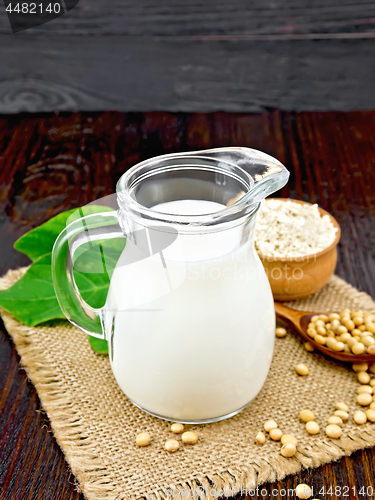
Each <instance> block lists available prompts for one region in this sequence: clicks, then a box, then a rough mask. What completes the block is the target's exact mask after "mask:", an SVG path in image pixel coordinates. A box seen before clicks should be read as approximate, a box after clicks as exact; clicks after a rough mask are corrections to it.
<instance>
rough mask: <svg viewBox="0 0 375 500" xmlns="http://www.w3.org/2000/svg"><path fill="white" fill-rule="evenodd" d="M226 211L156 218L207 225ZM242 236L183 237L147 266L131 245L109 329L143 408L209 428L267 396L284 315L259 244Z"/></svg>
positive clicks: (125, 379) (117, 369)
mask: <svg viewBox="0 0 375 500" xmlns="http://www.w3.org/2000/svg"><path fill="white" fill-rule="evenodd" d="M223 208H225V206H223V205H221V204H219V203H214V202H208V201H198V200H182V201H174V202H170V203H163V204H160V205H157V206H155V207H153V210H155V211H158V212H163V213H169V214H179V215H194V214H195V215H198V214H199V215H201V214H210V213H213V212H216V211H218V210H222V209H223ZM252 229H253V226H252ZM241 235H242V226H237V227H236V228H234V229H230V230H224V231H216V232H209V230H208V231H207V233H206V234H181V235H179V236H178V237H177V239H176V240H175V241H174V242H173V243H172V244H171V245H170V246H168V248H166V249H165V250H164V251H163V252H162V254H163V255H160V253H156V254H154V255H151V256H148V257H147V258H143V259H142V260H136V259H134V258H132V257H131V255H132V253H134V254H135V253H136V245H135V244H133V243H132V242H130V241H128V242H127V245H126V247H125V250H124V252H123V255H122V256H121V257H120V260H119V263H118V265H117V267H116V269H115V271H114V274H113V276H112V280H111V286H110V291H109V294H108V299H107V304H106V308H105V309H107V312H106V316H105V318H104V324H105V328H106V332H107V335H108V337H109V339H110V341H109V344H110V359H111V364H112V370H113V373H114V375H115V377H116V380H117V382H118V384H119V386H120V387H121V389H122V390H123V391H124V393H125V394H126V395H127V396H128V397H129V398H130V399H131V400H132V401H133V402H134V403H135V404H137V405H138V406H140V407H141V408H143V409H145V410H147V411H149V412H151V413H153V414H155V415H157V416H161V417H165V418H167V419H169V420H178V421H197V420H209V419H216V418H219V417H223V416H225V415H229V414H231V413H235V412H237V411H238V410H240V409H241V408H243V407H244V406H246V405H247V404H248V403H249V402H251V401H252V400H253V399H254V398H255V397H256V395H257V394H258V392H259V391H260V389H261V387H262V385H263V383H264V381H265V379H266V376H267V373H268V369H269V366H270V363H271V358H272V352H273V346H274V338H275V315H274V308H273V299H272V294H271V290H270V287H269V284H268V280H267V277H266V275H265V273H264V270H263V267H262V264H261V262H260V260H259V258H258V256H257V255H256V253H255V251H254V249H253V243H252V236H251V237H250V241H249V236H247V237H246V238H244V239H245V243H242V244H241V243H240V242H241ZM124 263H125V264H126V265H124ZM111 310H112V312H111Z"/></svg>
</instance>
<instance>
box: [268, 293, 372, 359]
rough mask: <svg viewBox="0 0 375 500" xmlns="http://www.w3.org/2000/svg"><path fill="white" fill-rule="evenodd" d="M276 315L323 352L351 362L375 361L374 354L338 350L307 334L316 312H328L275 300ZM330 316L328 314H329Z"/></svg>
mask: <svg viewBox="0 0 375 500" xmlns="http://www.w3.org/2000/svg"><path fill="white" fill-rule="evenodd" d="M275 311H276V316H277V317H278V318H280V319H283V320H284V321H286V322H288V323H290V324H291V325H292V326H294V327H295V329H296V330H297V332H298V333H299V334H300V336H301V337H302V338H303V339H305V340H306V341H307V342H310V344H311V345H313V346H314V347H315V349H318V350H319V351H321V352H322V353H324V354H326V355H327V356H330V357H331V358H335V359H338V360H340V361H348V362H349V363H373V362H374V361H375V355H374V354H365V353H364V354H351V353H348V352H342V351H340V352H337V351H333V350H332V349H328V347H325V346H324V345H320V344H317V343H316V342H315V340H314V339H312V338H311V337H309V336H308V335H307V326H308V324H309V323H310V321H311V317H312V316H315V315H316V314H326V313H318V312H314V313H310V312H306V311H297V310H296V309H291V308H290V307H286V306H284V305H283V304H281V302H275ZM327 316H328V314H327Z"/></svg>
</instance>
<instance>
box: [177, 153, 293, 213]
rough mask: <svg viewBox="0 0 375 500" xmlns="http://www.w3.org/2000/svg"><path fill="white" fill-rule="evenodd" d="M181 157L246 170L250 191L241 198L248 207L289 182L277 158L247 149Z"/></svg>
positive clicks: (190, 154) (286, 173) (287, 175)
mask: <svg viewBox="0 0 375 500" xmlns="http://www.w3.org/2000/svg"><path fill="white" fill-rule="evenodd" d="M180 154H181V155H184V154H186V155H189V156H192V155H193V156H197V157H200V158H202V159H204V158H210V159H215V160H217V161H219V162H223V163H225V164H227V165H228V164H231V165H234V166H236V167H239V168H241V169H242V170H244V171H245V172H246V173H247V175H248V178H249V185H250V189H249V191H248V192H247V193H244V195H243V196H242V197H241V198H238V199H237V200H236V201H239V200H240V199H241V202H244V201H246V203H247V204H248V205H254V204H257V203H260V202H261V201H262V200H263V199H264V198H266V197H267V196H269V195H270V194H272V193H274V192H275V191H278V190H279V189H281V188H282V187H283V186H285V184H286V183H287V182H288V179H289V175H290V174H289V171H288V170H287V169H286V168H285V167H284V165H283V164H282V163H280V162H279V161H278V160H276V158H273V157H272V156H270V155H268V154H266V153H263V152H262V151H258V150H256V149H251V148H245V147H225V148H216V149H208V150H204V151H196V152H194V153H180Z"/></svg>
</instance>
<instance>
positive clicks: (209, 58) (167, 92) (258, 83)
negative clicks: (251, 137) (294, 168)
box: [0, 11, 375, 113]
mask: <svg viewBox="0 0 375 500" xmlns="http://www.w3.org/2000/svg"><path fill="white" fill-rule="evenodd" d="M72 12H73V11H72ZM25 33H28V32H25ZM374 57H375V38H374V39H353V40H340V39H332V40H258V41H253V40H221V41H215V40H210V41H202V40H200V41H199V40H193V41H189V42H187V41H186V40H184V39H178V40H166V39H163V38H160V39H153V38H151V39H147V38H140V39H134V38H124V37H116V36H113V37H85V36H82V37H80V36H69V38H68V39H67V37H63V36H56V37H52V38H49V39H48V42H47V41H46V38H45V37H43V36H29V35H26V34H23V33H20V34H18V35H11V36H10V35H3V36H0V67H1V74H0V113H17V112H22V111H27V112H39V111H58V110H63V111H69V110H90V111H96V110H97V111H98V110H103V109H116V110H119V111H134V110H137V111H156V110H167V111H174V112H179V111H183V112H197V111H199V112H211V111H229V112H250V111H251V112H263V111H266V110H268V109H271V108H278V109H285V110H295V111H299V110H305V111H309V110H310V111H311V110H355V109H371V108H375V93H374V92H373V88H374V86H375V66H374V64H373V61H374Z"/></svg>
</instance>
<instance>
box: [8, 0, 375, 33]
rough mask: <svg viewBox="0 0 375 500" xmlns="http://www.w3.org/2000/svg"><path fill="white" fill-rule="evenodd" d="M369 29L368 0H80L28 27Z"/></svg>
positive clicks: (372, 23)
mask: <svg viewBox="0 0 375 500" xmlns="http://www.w3.org/2000/svg"><path fill="white" fill-rule="evenodd" d="M3 11H4V7H3V5H2V6H1V10H0V13H2V12H3ZM7 21H8V20H7V17H6V16H5V15H4V16H1V17H0V33H9V24H8V22H7ZM371 31H372V32H374V31H375V4H374V2H373V1H372V0H359V1H357V2H354V1H353V0H326V1H325V2H323V1H321V0H313V1H309V2H308V1H301V0H282V1H278V2H275V1H273V0H252V1H251V2H249V1H248V0H231V1H227V0H207V1H205V2H183V1H181V0H161V1H157V0H140V1H138V2H132V1H131V0H111V1H110V2H101V1H99V0H80V1H79V4H78V5H77V6H76V7H75V8H74V9H73V10H72V11H71V12H69V14H67V15H65V16H63V17H62V18H59V19H57V20H55V21H54V22H51V23H48V24H45V25H43V26H40V27H38V28H37V29H34V30H32V31H31V32H30V33H31V34H36V35H37V34H41V33H46V34H48V35H52V36H54V35H57V34H58V35H61V34H68V35H92V34H94V35H126V36H211V35H213V36H217V35H218V36H220V35H225V36H232V35H275V34H277V35H285V34H293V33H302V34H305V33H334V34H335V33H366V32H371Z"/></svg>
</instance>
